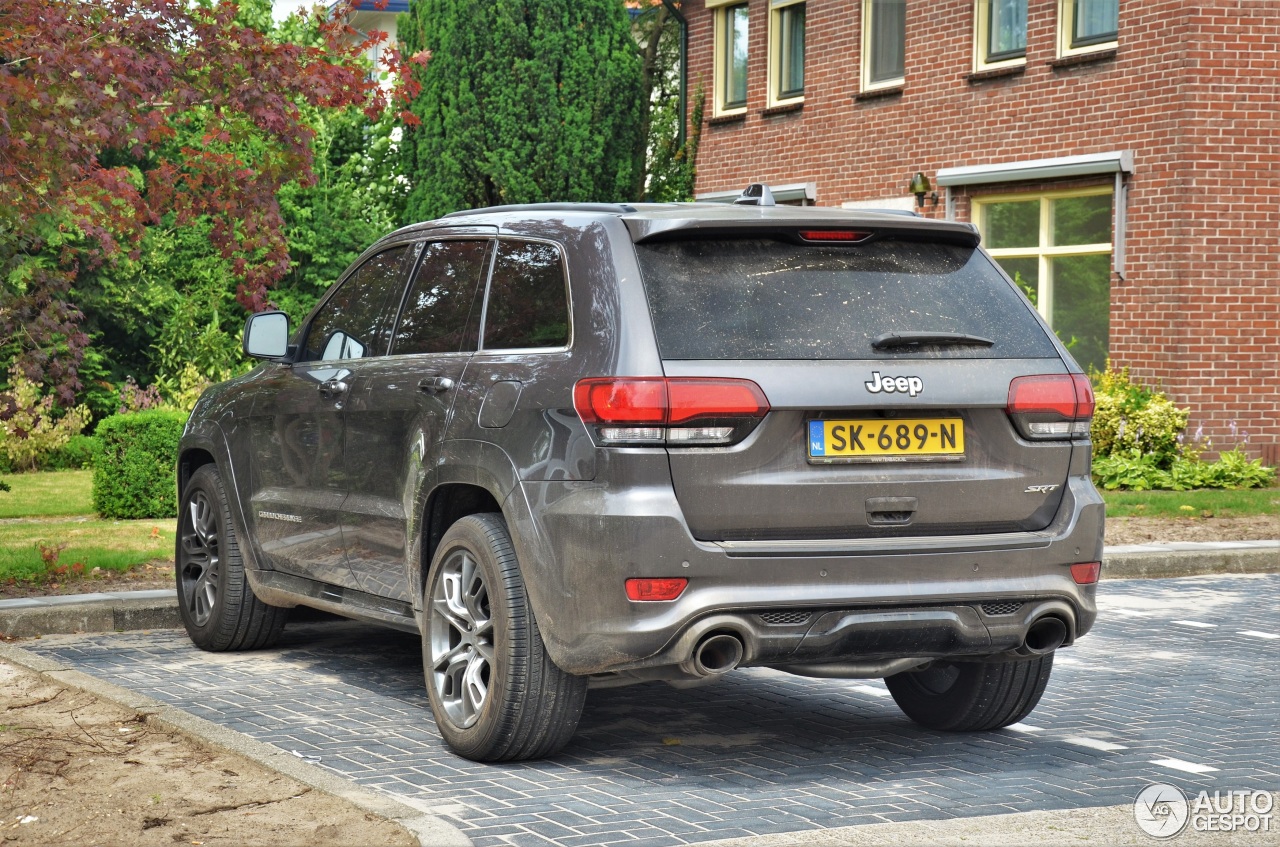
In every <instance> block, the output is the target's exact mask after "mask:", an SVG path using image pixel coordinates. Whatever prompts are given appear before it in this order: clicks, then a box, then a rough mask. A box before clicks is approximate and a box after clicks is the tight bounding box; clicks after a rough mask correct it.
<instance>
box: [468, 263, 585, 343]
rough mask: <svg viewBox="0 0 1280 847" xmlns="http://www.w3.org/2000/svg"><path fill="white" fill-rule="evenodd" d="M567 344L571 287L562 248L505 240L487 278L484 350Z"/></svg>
mask: <svg viewBox="0 0 1280 847" xmlns="http://www.w3.org/2000/svg"><path fill="white" fill-rule="evenodd" d="M568 345H569V286H568V282H567V280H566V278H565V274H564V263H563V262H562V261H561V258H560V250H559V248H557V247H556V246H555V245H554V244H548V243H546V242H542V241H518V240H515V239H505V238H504V239H502V240H501V241H499V242H498V255H497V258H496V259H495V260H494V265H493V276H492V277H491V278H490V280H489V297H488V302H487V304H486V306H485V316H484V349H485V350H512V349H523V348H530V347H567V346H568Z"/></svg>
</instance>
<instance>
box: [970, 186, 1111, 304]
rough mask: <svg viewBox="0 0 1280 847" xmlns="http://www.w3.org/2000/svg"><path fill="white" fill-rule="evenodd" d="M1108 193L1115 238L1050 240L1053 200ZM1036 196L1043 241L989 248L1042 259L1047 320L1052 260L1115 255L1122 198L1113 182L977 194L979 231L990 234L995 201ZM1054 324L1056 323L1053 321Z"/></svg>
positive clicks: (994, 253)
mask: <svg viewBox="0 0 1280 847" xmlns="http://www.w3.org/2000/svg"><path fill="white" fill-rule="evenodd" d="M1104 195H1105V196H1108V197H1110V198H1111V204H1112V221H1113V225H1112V231H1111V241H1108V242H1105V243H1098V244H1071V245H1068V246H1061V247H1058V246H1054V245H1053V244H1051V243H1050V242H1052V240H1053V201H1054V200H1061V199H1063V198H1068V197H1101V196H1104ZM1032 200H1038V201H1040V236H1039V244H1037V245H1036V246H1035V247H996V248H992V247H987V248H986V249H987V252H988V253H990V254H991V258H993V259H1038V260H1039V272H1038V276H1039V279H1038V281H1037V288H1036V311H1038V312H1039V313H1040V315H1041V317H1043V318H1044V319H1045V320H1046V321H1050V322H1051V319H1052V316H1053V288H1054V286H1053V270H1052V260H1053V259H1057V258H1061V257H1064V256H1096V255H1102V254H1106V255H1107V256H1112V257H1113V259H1114V253H1113V248H1114V245H1115V238H1116V233H1115V229H1114V220H1115V212H1114V210H1115V204H1116V203H1117V202H1119V201H1118V199H1117V197H1116V194H1115V191H1114V189H1113V188H1112V187H1111V186H1109V185H1100V186H1093V187H1091V188H1075V189H1066V190H1062V191H1024V192H1019V193H1016V194H992V195H983V196H981V197H974V198H973V220H974V223H976V224H977V225H978V231H979V232H980V233H982V237H983V240H984V241H985V239H986V237H987V207H988V206H990V205H992V204H995V203H1026V202H1029V201H1032ZM1051 325H1052V323H1051Z"/></svg>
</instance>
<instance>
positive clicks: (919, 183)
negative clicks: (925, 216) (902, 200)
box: [907, 171, 938, 209]
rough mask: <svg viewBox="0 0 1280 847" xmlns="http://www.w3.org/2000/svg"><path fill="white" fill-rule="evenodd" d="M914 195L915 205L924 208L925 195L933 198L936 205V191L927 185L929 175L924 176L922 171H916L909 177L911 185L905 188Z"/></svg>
mask: <svg viewBox="0 0 1280 847" xmlns="http://www.w3.org/2000/svg"><path fill="white" fill-rule="evenodd" d="M907 190H908V191H910V192H911V193H912V194H914V195H915V196H916V206H918V207H919V208H921V209H923V208H924V198H925V195H926V194H927V195H929V198H930V199H931V200H933V205H935V206H936V205H938V192H936V191H933V189H932V186H930V185H929V177H927V176H925V175H924V173H923V172H922V171H916V175H915V176H913V177H912V178H911V187H910V188H908V189H907Z"/></svg>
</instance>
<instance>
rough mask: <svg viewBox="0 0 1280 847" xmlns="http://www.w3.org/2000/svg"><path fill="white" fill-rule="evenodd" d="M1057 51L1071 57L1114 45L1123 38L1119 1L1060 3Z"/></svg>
mask: <svg viewBox="0 0 1280 847" xmlns="http://www.w3.org/2000/svg"><path fill="white" fill-rule="evenodd" d="M1060 2H1061V6H1060V8H1059V12H1058V28H1059V36H1058V41H1059V45H1058V52H1059V54H1060V55H1064V56H1066V55H1070V54H1072V53H1081V52H1086V51H1091V50H1106V49H1109V48H1111V47H1113V46H1115V44H1116V42H1117V40H1118V39H1119V37H1120V0H1060Z"/></svg>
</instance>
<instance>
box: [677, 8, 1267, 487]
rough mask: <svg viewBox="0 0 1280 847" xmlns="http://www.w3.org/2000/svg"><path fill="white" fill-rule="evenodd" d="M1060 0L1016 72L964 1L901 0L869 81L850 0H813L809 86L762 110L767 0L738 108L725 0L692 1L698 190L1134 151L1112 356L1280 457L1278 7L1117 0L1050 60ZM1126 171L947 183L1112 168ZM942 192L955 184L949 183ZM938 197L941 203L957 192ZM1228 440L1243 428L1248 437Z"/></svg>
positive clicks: (1226, 434) (1005, 187) (990, 189)
mask: <svg viewBox="0 0 1280 847" xmlns="http://www.w3.org/2000/svg"><path fill="white" fill-rule="evenodd" d="M1058 6H1059V4H1058V2H1057V0H1030V2H1029V3H1028V20H1027V55H1026V64H1025V66H1024V67H1023V69H1022V70H1021V71H1017V72H1003V73H996V74H974V73H973V67H974V65H973V50H974V48H973V27H974V4H973V2H972V0H930V2H923V0H909V2H908V5H907V26H906V65H905V70H906V73H905V76H906V82H905V85H904V86H903V87H902V88H901V89H900V90H898V91H895V92H892V93H888V94H882V95H880V96H875V97H868V96H866V95H860V93H859V92H860V74H859V69H860V61H861V57H860V52H861V36H862V33H861V20H860V18H861V7H862V4H861V3H860V2H858V0H808V3H807V6H806V14H807V27H806V45H805V91H804V103H803V106H802V107H801V108H799V109H791V110H778V109H774V110H768V109H767V108H766V106H767V91H766V86H767V81H766V65H765V63H766V56H767V37H768V14H769V12H768V3H767V0H749V17H750V26H749V34H748V39H749V41H748V43H749V51H748V52H749V57H748V76H747V85H748V90H747V110H746V113H745V115H742V116H737V117H733V118H716V117H715V116H714V113H713V107H712V99H711V98H712V89H713V78H714V77H713V70H712V69H713V58H714V57H713V52H714V51H713V41H714V39H713V28H712V27H713V10H709V9H706V8H705V7H704V5H703V0H692V2H688V3H686V15H687V17H688V18H689V90H690V92H691V98H692V97H694V96H697V93H702V94H703V96H705V98H706V108H705V118H704V126H703V132H702V142H701V148H700V150H699V154H698V163H697V164H698V178H697V189H696V190H697V192H698V193H700V194H701V193H709V192H717V191H729V190H739V189H741V188H742V187H743V186H744V185H745V184H746V183H747V182H751V181H764V182H768V183H771V184H775V185H777V184H794V183H806V182H809V183H813V184H814V185H815V186H816V198H815V201H816V203H817V204H818V205H828V206H838V205H840V204H841V203H843V202H846V201H866V200H877V199H883V198H897V199H898V200H899V201H900V200H901V198H903V197H906V196H907V184H908V181H909V179H910V177H911V176H912V175H913V174H914V173H915V172H916V171H923V172H924V173H925V174H926V175H927V176H929V177H930V179H934V178H935V175H936V173H937V171H938V170H939V169H942V168H952V167H958V166H969V165H982V164H992V163H1008V162H1019V161H1027V160H1036V159H1045V158H1052V157H1059V156H1070V155H1078V154H1089V153H1105V152H1114V151H1122V150H1126V151H1132V152H1133V157H1134V170H1133V173H1132V174H1129V175H1128V176H1127V177H1126V180H1125V182H1126V184H1127V186H1128V192H1127V198H1128V199H1127V203H1126V210H1127V216H1128V222H1127V226H1126V229H1125V243H1126V254H1127V261H1126V268H1125V270H1126V273H1125V276H1124V278H1123V279H1121V278H1120V277H1119V276H1117V275H1116V274H1112V279H1111V312H1110V355H1111V359H1112V361H1113V363H1115V364H1117V365H1125V366H1129V367H1130V368H1131V371H1132V375H1133V376H1134V377H1135V378H1136V379H1138V380H1139V381H1141V382H1143V383H1145V384H1149V385H1155V386H1158V387H1160V388H1162V389H1163V390H1165V391H1167V392H1168V393H1169V394H1170V396H1171V397H1172V398H1173V399H1174V400H1175V402H1177V403H1178V404H1179V405H1183V406H1186V407H1189V408H1190V409H1191V429H1192V430H1193V431H1194V430H1195V429H1196V428H1197V427H1203V428H1204V432H1205V434H1206V435H1207V436H1209V437H1210V438H1211V439H1212V440H1213V443H1214V445H1215V447H1225V446H1231V445H1232V443H1233V440H1232V423H1233V422H1234V424H1235V427H1236V432H1241V431H1247V432H1248V433H1249V444H1248V448H1247V449H1248V450H1249V452H1250V453H1251V454H1253V455H1255V456H1256V455H1264V456H1265V458H1267V459H1268V460H1269V461H1270V462H1272V463H1275V462H1276V461H1277V460H1278V459H1280V202H1277V198H1276V194H1277V192H1278V191H1280V185H1277V183H1276V179H1275V177H1276V174H1277V165H1280V3H1274V2H1266V1H1265V0H1236V1H1235V2H1228V0H1217V1H1216V2H1203V3H1190V2H1185V0H1142V2H1138V0H1122V1H1121V4H1120V26H1119V46H1118V48H1117V49H1116V50H1114V51H1109V52H1105V53H1099V54H1096V55H1091V56H1084V57H1077V59H1078V61H1071V60H1058V59H1056V58H1055V57H1056V46H1057V40H1056V39H1057V25H1058V12H1059V9H1058ZM1113 182H1114V177H1112V176H1090V177H1081V178H1076V179H1065V180H1054V181H1052V182H1048V183H1045V182H1039V183H1029V182H1004V183H999V184H995V185H986V186H984V185H973V186H965V187H956V188H954V189H953V199H954V214H955V217H956V218H957V219H959V220H970V216H971V212H972V204H971V200H972V199H973V198H974V197H978V196H981V195H983V194H988V195H994V194H1002V195H1003V194H1009V193H1014V192H1022V191H1027V192H1032V191H1036V190H1050V189H1052V190H1057V189H1062V188H1073V187H1083V186H1087V185H1109V184H1112V183H1113ZM940 193H941V192H940ZM923 212H924V214H926V215H929V216H931V217H942V216H943V215H944V206H943V205H942V204H939V205H938V206H931V205H927V206H926V207H925V209H924V210H923ZM1236 440H1239V439H1238V437H1237V439H1236Z"/></svg>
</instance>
